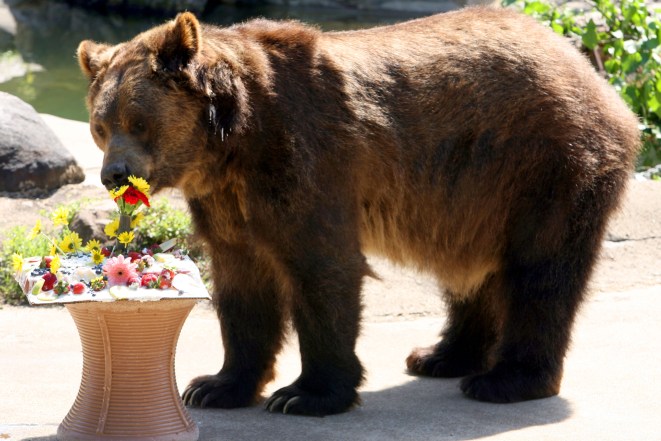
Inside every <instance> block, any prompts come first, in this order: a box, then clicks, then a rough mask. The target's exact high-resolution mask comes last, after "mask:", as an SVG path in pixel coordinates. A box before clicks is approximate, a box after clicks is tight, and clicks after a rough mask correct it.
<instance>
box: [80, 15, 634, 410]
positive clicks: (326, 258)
mask: <svg viewBox="0 0 661 441" xmlns="http://www.w3.org/2000/svg"><path fill="white" fill-rule="evenodd" d="M78 58H79V63H80V66H81V68H82V70H83V72H84V73H85V74H86V75H87V77H88V78H89V80H90V85H89V95H88V101H87V104H88V107H89V111H90V127H91V131H92V134H93V136H94V140H95V142H96V143H97V144H98V146H99V148H100V149H101V150H102V151H103V153H104V160H103V168H102V171H101V177H102V182H103V183H104V185H106V186H107V187H109V188H113V187H115V186H118V185H120V184H122V183H124V182H126V180H127V177H128V176H129V175H136V176H141V177H144V178H145V179H147V180H148V181H149V182H150V183H151V185H152V187H153V188H154V189H155V190H156V191H158V190H160V189H162V188H165V187H177V188H179V189H181V190H182V192H183V194H184V196H185V198H186V200H187V202H188V205H189V207H190V212H191V214H192V218H193V221H194V225H195V229H196V232H197V233H198V234H199V236H200V237H201V238H202V239H203V241H204V243H205V244H206V245H207V248H208V253H209V255H210V257H211V262H212V267H213V271H212V272H213V276H212V277H213V282H214V286H215V290H214V294H213V302H214V305H215V307H216V309H217V313H218V318H219V319H220V326H221V330H222V342H223V345H224V350H225V359H224V364H223V366H222V368H221V369H220V371H219V372H218V373H217V374H215V375H208V376H201V377H198V378H196V379H194V380H192V382H191V383H190V385H189V386H188V388H187V389H186V391H185V392H184V394H183V400H184V402H185V403H186V404H187V405H189V406H199V407H221V408H231V407H240V406H248V405H251V404H253V403H255V402H256V401H257V400H258V399H259V398H260V393H261V391H262V390H263V387H264V385H265V384H266V383H267V382H269V381H270V380H271V379H272V378H273V376H274V362H275V359H276V355H277V354H278V352H279V351H280V349H281V347H282V344H283V338H284V335H285V333H286V329H287V323H288V321H289V320H291V322H292V323H293V326H294V329H295V330H296V331H297V335H298V339H299V343H300V352H301V359H302V372H301V374H300V376H299V377H298V379H297V380H296V381H294V383H293V384H291V385H290V386H287V387H284V388H282V389H280V390H278V391H277V392H275V393H274V394H273V396H272V397H270V398H269V399H268V400H267V401H266V408H267V409H268V410H269V411H271V412H282V413H293V414H307V415H326V414H334V413H339V412H343V411H346V410H348V409H349V408H351V407H352V406H353V405H355V404H356V403H358V401H359V398H358V393H357V387H358V386H359V385H360V384H361V381H362V380H363V368H362V366H361V364H360V361H359V360H358V358H357V356H356V354H355V345H356V338H357V336H358V334H359V329H360V325H359V321H360V315H361V287H362V283H363V278H364V277H365V276H367V275H373V273H372V271H371V270H370V267H369V265H368V263H367V261H366V259H365V253H380V254H382V255H385V256H387V257H388V258H390V259H392V260H393V261H394V262H397V263H399V264H404V265H411V266H413V267H415V268H417V269H418V270H420V271H424V272H429V273H432V274H434V275H435V276H436V277H437V278H438V280H439V283H440V285H441V286H442V287H443V289H444V299H445V301H446V303H447V309H448V319H447V325H446V327H445V329H444V331H443V333H442V339H441V340H440V342H439V343H438V344H436V345H435V346H433V347H430V348H426V349H414V350H413V352H412V353H411V355H410V356H409V357H408V359H407V360H406V364H407V367H408V369H409V371H410V372H411V373H412V374H416V375H427V376H433V377H465V378H463V380H462V382H461V389H462V390H463V392H464V393H465V394H466V395H467V396H468V397H471V398H474V399H477V400H483V401H490V402H514V401H520V400H530V399H536V398H542V397H548V396H551V395H555V394H558V392H559V388H560V381H561V378H562V373H563V359H564V357H565V353H566V351H567V347H568V345H569V342H570V333H571V329H572V324H573V321H574V317H575V315H576V312H577V308H578V307H579V305H580V303H581V301H582V300H583V298H584V297H585V293H586V284H587V282H588V279H589V276H590V273H591V270H592V268H593V266H594V264H595V260H596V258H597V256H598V254H599V249H600V243H601V241H602V238H603V236H604V229H605V226H606V222H607V220H608V218H609V216H610V215H611V214H612V213H613V211H614V210H615V208H616V207H617V205H618V201H619V200H620V199H621V196H622V193H623V190H624V188H625V186H626V183H627V180H628V179H629V175H630V173H631V171H632V167H633V164H634V161H635V158H636V154H637V150H638V146H639V136H640V135H639V132H638V128H637V121H636V118H635V117H634V116H633V115H632V113H631V112H630V111H629V110H628V109H627V107H626V106H625V105H624V104H623V102H622V101H621V100H620V99H619V97H618V96H617V94H616V92H615V91H614V90H613V89H612V88H611V87H610V86H609V85H608V84H607V82H606V81H604V80H603V79H602V78H600V77H599V75H598V74H597V73H596V72H595V71H594V69H593V68H592V67H591V65H590V64H589V62H588V61H586V59H585V58H584V57H583V56H582V55H581V54H580V53H579V52H578V51H576V50H575V49H574V48H573V47H572V46H571V45H570V44H569V43H568V42H567V41H565V40H564V39H563V38H562V37H560V36H557V35H555V34H554V33H553V32H552V31H550V30H548V29H546V28H543V27H542V26H540V25H538V24H536V23H535V22H534V21H533V20H532V19H529V18H526V17H523V16H521V15H519V14H518V13H515V12H511V11H508V10H497V9H489V8H468V9H465V10H460V11H455V12H450V13H445V14H440V15H435V16H431V17H427V18H421V19H417V20H413V21H408V22H403V23H399V24H395V25H390V26H384V27H377V28H373V29H365V30H358V31H348V32H321V31H319V30H318V29H316V28H314V27H310V26H307V25H304V24H300V23H297V22H291V21H286V22H276V21H269V20H263V19H258V20H251V21H248V22H246V23H242V24H237V25H234V26H230V27H226V28H223V27H216V26H210V25H204V24H200V23H199V22H198V20H197V19H196V18H195V16H193V15H192V14H190V13H182V14H180V15H178V16H177V17H176V18H175V19H174V20H172V21H170V22H167V23H165V24H163V25H160V26H158V27H155V28H153V29H151V30H148V31H146V32H144V33H142V34H140V35H138V36H136V37H135V38H134V39H132V40H130V41H128V42H125V43H122V44H118V45H115V46H110V45H104V44H97V43H94V42H91V41H83V42H82V43H81V44H80V46H79V48H78Z"/></svg>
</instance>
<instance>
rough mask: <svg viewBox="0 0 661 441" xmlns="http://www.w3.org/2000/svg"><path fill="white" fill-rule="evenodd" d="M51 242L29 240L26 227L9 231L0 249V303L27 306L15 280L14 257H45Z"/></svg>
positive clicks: (41, 237) (44, 239)
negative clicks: (14, 255)
mask: <svg viewBox="0 0 661 441" xmlns="http://www.w3.org/2000/svg"><path fill="white" fill-rule="evenodd" d="M49 248H50V242H49V241H48V239H47V238H46V237H44V236H39V237H36V238H34V239H28V232H27V229H26V227H24V226H19V227H13V228H11V229H9V231H7V233H6V238H5V240H4V241H3V242H2V247H1V248H0V303H2V301H3V300H4V302H5V303H9V304H10V305H18V304H25V303H27V300H26V298H25V295H23V291H22V290H21V288H20V287H19V286H18V283H16V280H14V271H13V268H12V264H11V261H12V255H13V254H14V253H16V254H20V255H22V256H43V255H46V254H48V250H49Z"/></svg>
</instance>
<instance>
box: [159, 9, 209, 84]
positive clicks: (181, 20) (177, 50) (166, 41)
mask: <svg viewBox="0 0 661 441" xmlns="http://www.w3.org/2000/svg"><path fill="white" fill-rule="evenodd" d="M201 47H202V41H201V32H200V23H199V22H198V21H197V18H195V16H194V15H193V14H191V13H190V12H182V13H181V14H178V15H177V17H176V18H175V19H174V21H172V22H170V23H169V26H168V27H167V28H166V31H165V36H164V38H163V40H162V42H161V43H160V44H159V47H158V48H157V49H156V50H157V56H158V59H159V61H160V64H161V67H162V68H164V69H166V70H169V71H172V72H177V71H179V70H181V69H182V68H183V67H185V66H186V65H187V64H188V63H189V62H190V61H191V60H192V59H193V57H195V55H197V54H198V52H200V49H201Z"/></svg>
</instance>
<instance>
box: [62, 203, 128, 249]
mask: <svg viewBox="0 0 661 441" xmlns="http://www.w3.org/2000/svg"><path fill="white" fill-rule="evenodd" d="M116 210H117V205H115V203H114V202H113V201H111V200H108V201H104V202H99V203H97V204H94V205H86V206H85V207H83V208H81V209H80V210H79V211H78V212H77V213H76V214H75V215H74V216H73V219H71V224H70V225H69V227H70V228H71V230H72V231H75V232H76V233H78V234H79V235H80V237H81V239H82V240H83V243H86V242H87V241H89V240H90V239H96V240H98V241H99V242H101V243H102V244H104V245H108V244H112V243H114V241H112V240H110V239H109V238H108V236H106V233H105V232H104V231H103V228H104V227H105V226H106V224H108V222H110V215H111V214H112V213H113V212H114V211H116Z"/></svg>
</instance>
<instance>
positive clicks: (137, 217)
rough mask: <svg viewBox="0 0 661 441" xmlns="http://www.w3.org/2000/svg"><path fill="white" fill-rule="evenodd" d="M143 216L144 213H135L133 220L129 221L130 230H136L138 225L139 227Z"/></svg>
mask: <svg viewBox="0 0 661 441" xmlns="http://www.w3.org/2000/svg"><path fill="white" fill-rule="evenodd" d="M144 217H145V215H144V213H142V212H140V213H136V215H135V216H133V219H131V228H136V227H137V226H138V225H140V222H142V219H144Z"/></svg>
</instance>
